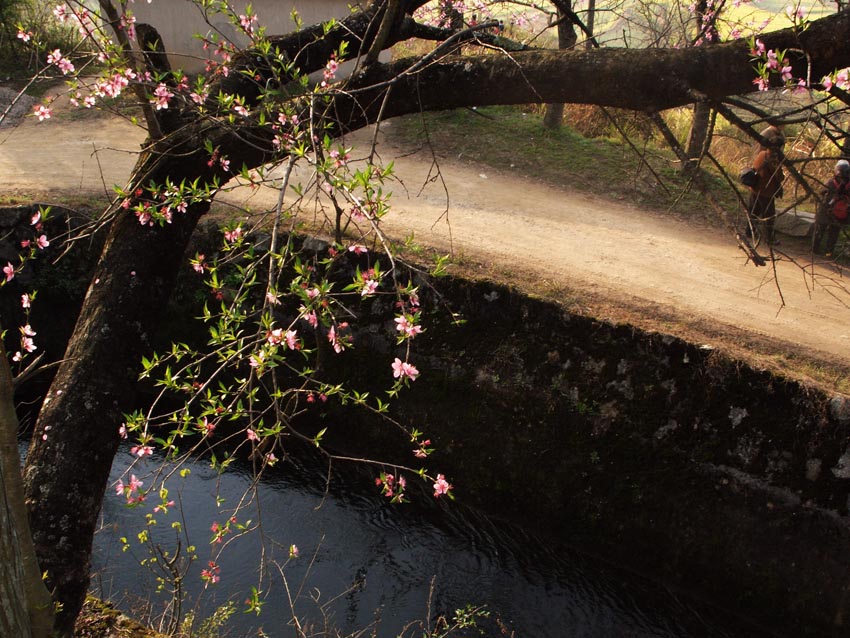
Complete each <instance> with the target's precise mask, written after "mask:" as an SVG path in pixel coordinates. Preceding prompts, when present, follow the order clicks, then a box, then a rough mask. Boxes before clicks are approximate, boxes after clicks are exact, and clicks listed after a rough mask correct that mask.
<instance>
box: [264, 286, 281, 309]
mask: <svg viewBox="0 0 850 638" xmlns="http://www.w3.org/2000/svg"><path fill="white" fill-rule="evenodd" d="M266 302H267V303H268V304H270V305H272V306H279V305H280V299H278V296H277V295H276V294H274V293H273V292H272V291H271V290H269V291H268V292H267V293H266Z"/></svg>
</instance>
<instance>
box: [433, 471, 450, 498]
mask: <svg viewBox="0 0 850 638" xmlns="http://www.w3.org/2000/svg"><path fill="white" fill-rule="evenodd" d="M450 489H452V485H451V483H449V482H448V481H447V480H446V477H445V476H443V475H442V474H437V480H436V482H435V483H434V498H440V496H442V495H444V494H448V493H449V490H450Z"/></svg>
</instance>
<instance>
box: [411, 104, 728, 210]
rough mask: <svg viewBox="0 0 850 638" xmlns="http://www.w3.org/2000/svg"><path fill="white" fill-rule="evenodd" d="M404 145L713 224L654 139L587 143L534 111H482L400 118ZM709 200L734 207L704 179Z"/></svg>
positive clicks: (713, 180) (720, 186)
mask: <svg viewBox="0 0 850 638" xmlns="http://www.w3.org/2000/svg"><path fill="white" fill-rule="evenodd" d="M396 134H397V135H398V136H399V141H401V142H402V143H403V144H406V145H409V146H415V147H422V148H427V147H428V145H429V144H430V146H431V147H432V148H433V149H434V151H435V153H437V155H438V157H444V158H446V159H451V160H460V161H465V160H466V161H473V162H476V163H481V164H484V165H487V166H491V167H493V168H496V169H500V170H505V171H513V172H516V173H519V174H522V175H526V176H528V177H529V178H530V179H536V180H540V181H543V182H547V183H551V184H554V185H557V186H562V187H565V188H570V189H574V190H579V191H584V192H590V193H595V194H597V195H600V196H603V197H609V198H612V199H621V200H629V201H632V202H634V203H635V204H638V205H641V206H645V207H648V208H655V209H661V210H667V211H671V212H674V213H676V214H679V215H683V216H688V217H690V216H696V217H700V218H704V219H712V218H714V215H713V214H712V213H711V211H710V209H709V207H708V205H707V204H706V202H705V198H704V196H703V195H702V194H701V193H700V192H699V191H698V190H697V189H695V188H694V187H693V184H692V182H691V180H689V179H688V178H687V177H685V176H683V175H682V174H681V173H680V172H679V170H678V166H679V165H678V162H677V161H676V160H675V157H674V156H673V154H672V153H671V152H670V151H669V150H665V149H662V148H660V147H658V146H657V145H656V143H655V141H654V140H653V139H641V138H640V137H639V136H636V137H633V138H632V143H633V144H634V145H635V146H636V147H637V151H636V150H634V149H633V148H632V147H631V146H630V145H629V144H627V143H626V142H624V141H623V140H622V139H616V138H610V137H596V138H586V137H584V136H582V135H581V134H579V133H578V132H577V131H576V130H574V129H573V128H570V127H569V126H562V127H561V128H559V129H557V130H548V129H545V128H543V124H542V116H541V115H539V114H538V112H537V109H535V108H533V107H527V108H519V107H505V106H496V107H486V108H479V109H465V110H457V111H442V112H437V113H426V114H423V115H416V116H408V117H405V118H402V119H401V120H400V121H399V122H398V124H397V125H396ZM703 178H704V180H705V181H706V182H707V183H708V184H709V185H710V188H711V191H712V194H713V195H714V196H715V197H717V198H718V199H719V200H720V201H721V202H723V203H724V206H728V207H729V210H734V209H736V208H737V206H738V203H737V199H736V198H735V196H734V193H733V192H732V191H731V189H729V188H728V186H726V185H725V184H724V183H723V182H722V181H721V180H720V178H719V177H718V176H717V175H715V174H713V173H711V172H709V171H704V172H703Z"/></svg>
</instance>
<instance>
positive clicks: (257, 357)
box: [248, 350, 266, 438]
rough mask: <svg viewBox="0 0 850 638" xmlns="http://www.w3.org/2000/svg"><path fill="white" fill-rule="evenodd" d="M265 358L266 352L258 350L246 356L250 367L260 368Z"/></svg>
mask: <svg viewBox="0 0 850 638" xmlns="http://www.w3.org/2000/svg"><path fill="white" fill-rule="evenodd" d="M265 360H266V353H265V352H263V351H262V350H260V352H257V353H256V354H252V355H251V356H250V357H248V365H249V366H251V367H252V368H261V367H262V365H263V363H264V362H265ZM249 438H250V437H249Z"/></svg>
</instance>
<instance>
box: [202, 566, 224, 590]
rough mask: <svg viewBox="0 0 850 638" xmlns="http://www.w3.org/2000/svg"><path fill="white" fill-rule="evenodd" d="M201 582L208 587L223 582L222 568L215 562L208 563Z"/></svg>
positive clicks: (203, 570)
mask: <svg viewBox="0 0 850 638" xmlns="http://www.w3.org/2000/svg"><path fill="white" fill-rule="evenodd" d="M201 580H203V581H204V582H205V583H206V584H207V585H215V584H216V583H217V582H218V581H219V580H221V567H219V566H218V565H217V564H216V562H215V561H214V560H211V561H209V562H208V563H207V568H206V569H202V570H201Z"/></svg>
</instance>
